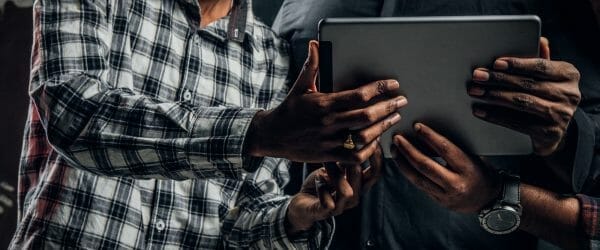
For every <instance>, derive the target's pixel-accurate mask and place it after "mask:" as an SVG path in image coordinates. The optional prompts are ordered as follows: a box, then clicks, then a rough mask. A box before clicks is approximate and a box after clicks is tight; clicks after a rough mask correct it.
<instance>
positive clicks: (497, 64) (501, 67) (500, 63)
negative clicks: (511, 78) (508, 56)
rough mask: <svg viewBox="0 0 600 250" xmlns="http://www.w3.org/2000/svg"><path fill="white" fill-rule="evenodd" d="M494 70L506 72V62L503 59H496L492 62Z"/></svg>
mask: <svg viewBox="0 0 600 250" xmlns="http://www.w3.org/2000/svg"><path fill="white" fill-rule="evenodd" d="M494 69H497V70H507V69H508V62H507V61H506V60H504V59H498V60H496V61H495V62H494Z"/></svg>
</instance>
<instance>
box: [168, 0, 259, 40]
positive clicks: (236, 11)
mask: <svg viewBox="0 0 600 250" xmlns="http://www.w3.org/2000/svg"><path fill="white" fill-rule="evenodd" d="M179 1H180V2H182V4H183V5H184V6H186V8H185V9H186V10H185V12H186V15H187V16H188V21H189V22H190V25H192V26H193V27H194V30H197V31H198V32H201V33H205V34H209V35H211V36H213V37H214V38H216V39H217V40H219V41H221V42H226V41H235V42H240V43H241V42H243V41H244V39H245V38H246V37H247V38H248V39H253V37H254V36H253V35H254V13H253V12H252V0H232V1H233V6H232V7H231V11H230V12H229V15H227V16H225V17H223V18H221V19H219V20H216V21H215V22H213V23H211V24H210V25H208V26H206V27H205V28H203V29H199V26H200V24H199V23H198V20H199V18H200V13H199V11H198V10H199V4H198V0H179Z"/></svg>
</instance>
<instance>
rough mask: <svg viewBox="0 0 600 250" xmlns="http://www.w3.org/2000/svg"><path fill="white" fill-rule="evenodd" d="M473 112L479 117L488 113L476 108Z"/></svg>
mask: <svg viewBox="0 0 600 250" xmlns="http://www.w3.org/2000/svg"><path fill="white" fill-rule="evenodd" d="M473 114H474V115H475V116H477V117H482V118H483V117H485V116H486V115H487V113H486V112H485V111H483V110H481V109H475V110H473Z"/></svg>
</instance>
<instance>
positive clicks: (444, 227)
mask: <svg viewBox="0 0 600 250" xmlns="http://www.w3.org/2000/svg"><path fill="white" fill-rule="evenodd" d="M502 14H536V15H539V16H540V17H541V18H542V22H543V30H542V33H543V35H544V36H546V37H548V38H549V40H550V46H551V51H552V58H553V59H554V60H564V61H568V62H571V63H573V64H574V65H575V66H576V67H577V68H578V69H579V71H580V72H581V74H582V79H581V82H580V89H581V91H582V95H583V101H582V103H581V104H580V108H579V109H578V110H577V112H576V114H575V117H574V122H573V123H572V124H571V127H570V129H569V138H571V139H570V141H569V144H568V147H567V148H568V149H569V150H567V151H566V152H564V153H563V154H562V155H561V157H560V160H561V161H563V162H565V163H566V164H565V165H566V166H565V167H567V168H572V171H571V172H572V181H569V182H564V181H560V180H559V179H557V178H556V177H555V176H553V175H551V174H549V173H548V172H549V170H548V169H547V168H546V166H544V164H543V163H542V161H541V159H539V158H538V157H535V156H531V157H520V158H516V157H499V158H497V159H492V161H493V162H495V165H497V166H496V167H512V168H517V169H519V168H520V169H521V175H522V179H523V181H524V182H527V183H531V184H534V185H538V186H542V187H545V188H548V189H550V190H552V191H555V192H559V193H564V194H574V193H586V194H591V195H598V192H599V191H596V190H598V189H597V188H596V189H593V188H592V187H594V186H596V184H597V183H598V182H599V181H600V179H599V176H600V157H599V155H598V154H597V153H596V152H598V150H597V145H600V143H597V140H598V139H599V138H600V137H599V136H598V135H600V130H599V127H598V125H597V124H598V122H600V116H599V113H600V52H599V48H597V47H599V46H598V44H600V39H599V37H598V33H599V32H598V30H599V29H598V27H597V25H596V22H595V20H594V19H593V18H594V17H593V13H592V10H591V8H590V6H589V3H588V2H587V1H586V0H573V1H561V0H546V1H543V0H383V1H382V0H286V1H285V2H284V3H283V6H282V9H281V10H280V12H279V15H278V17H277V18H276V20H275V23H274V29H275V30H276V31H277V32H279V34H280V35H282V36H284V37H285V38H287V39H288V40H290V41H291V43H292V46H293V50H294V51H293V52H294V53H293V54H294V58H293V60H294V63H293V68H294V70H293V71H294V72H295V73H297V72H298V69H300V67H301V65H302V63H303V61H304V60H305V58H306V51H307V48H306V44H307V41H308V40H310V39H315V38H316V37H317V23H318V21H319V20H320V19H321V18H324V17H361V16H364V17H373V16H439V15H502ZM336 222H337V226H336V228H337V229H336V235H335V237H334V242H333V245H332V247H333V248H334V249H359V248H364V249H511V250H512V249H535V248H542V249H548V248H551V247H550V246H544V243H539V242H538V240H537V238H535V237H533V236H531V235H529V234H527V233H525V232H522V231H517V232H515V233H512V234H509V235H503V236H496V235H492V234H489V233H487V232H485V231H484V230H483V229H481V228H480V226H479V223H478V220H477V217H476V215H465V214H459V213H455V212H451V211H449V210H447V209H444V208H442V207H440V206H439V205H437V204H436V203H435V202H434V201H432V200H431V199H429V198H428V197H427V196H426V195H425V194H424V193H423V192H421V191H420V190H418V189H416V188H415V187H414V186H413V185H412V184H410V183H409V182H408V181H406V179H404V177H403V176H402V174H400V172H399V171H398V169H397V168H396V167H395V166H394V164H393V163H391V162H388V164H386V167H385V174H384V175H383V177H382V179H381V180H380V181H379V182H378V183H377V184H376V185H375V186H374V187H373V189H372V190H371V191H370V192H369V193H367V194H366V195H365V196H364V197H363V200H362V202H361V205H360V207H358V208H356V209H354V210H351V211H349V212H347V213H345V214H344V215H342V216H339V217H338V218H336Z"/></svg>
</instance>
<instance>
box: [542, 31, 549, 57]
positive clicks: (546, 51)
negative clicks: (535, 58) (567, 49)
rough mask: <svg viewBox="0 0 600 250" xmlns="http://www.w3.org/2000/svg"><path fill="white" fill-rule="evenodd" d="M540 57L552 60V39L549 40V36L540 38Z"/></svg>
mask: <svg viewBox="0 0 600 250" xmlns="http://www.w3.org/2000/svg"><path fill="white" fill-rule="evenodd" d="M540 57H541V58H543V59H546V60H550V41H548V38H545V37H541V38H540Z"/></svg>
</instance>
